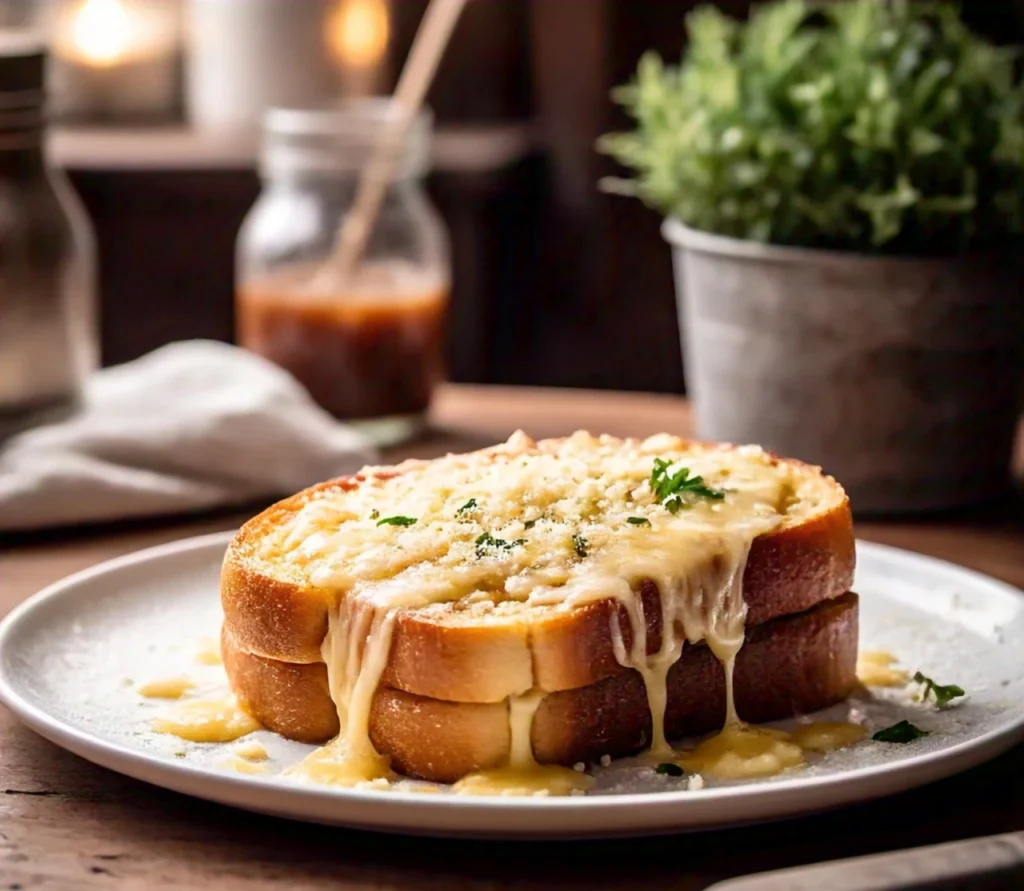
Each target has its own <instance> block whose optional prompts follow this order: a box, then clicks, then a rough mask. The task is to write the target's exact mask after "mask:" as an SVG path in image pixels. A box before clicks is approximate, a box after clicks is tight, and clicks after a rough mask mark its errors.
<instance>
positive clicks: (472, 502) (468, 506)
mask: <svg viewBox="0 0 1024 891" xmlns="http://www.w3.org/2000/svg"><path fill="white" fill-rule="evenodd" d="M476 508H477V503H476V499H475V498H470V499H469V501H467V502H466V503H465V504H464V505H462V507H460V508H459V509H458V510H457V511H455V515H456V516H458V517H461V516H462V515H463V514H465V513H469V512H470V511H471V510H476Z"/></svg>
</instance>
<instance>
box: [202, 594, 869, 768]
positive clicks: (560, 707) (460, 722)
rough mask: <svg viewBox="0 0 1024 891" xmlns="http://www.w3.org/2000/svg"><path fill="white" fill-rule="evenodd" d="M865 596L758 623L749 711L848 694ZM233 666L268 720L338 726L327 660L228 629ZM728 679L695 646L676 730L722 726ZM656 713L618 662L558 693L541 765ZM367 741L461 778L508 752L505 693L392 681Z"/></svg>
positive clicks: (749, 663) (409, 763) (611, 739)
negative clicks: (264, 645)
mask: <svg viewBox="0 0 1024 891" xmlns="http://www.w3.org/2000/svg"><path fill="white" fill-rule="evenodd" d="M857 618H858V601H857V596H856V595H855V594H847V595H845V596H842V597H839V598H836V599H834V600H831V601H830V602H828V603H823V604H820V605H819V606H817V607H815V608H813V609H811V610H809V611H807V612H804V613H801V614H799V615H795V616H787V617H785V618H780V619H775V620H773V621H771V622H768V623H765V624H762V625H759V626H757V627H755V628H752V629H751V630H750V632H749V635H748V639H747V642H746V643H745V644H744V646H743V649H742V650H741V651H740V654H739V657H738V658H737V660H736V676H735V682H736V703H737V708H738V711H739V714H740V716H741V717H742V718H743V719H744V720H748V721H754V722H758V721H769V720H774V719H777V718H784V717H789V716H792V715H795V714H805V713H809V712H813V711H817V710H818V709H822V708H826V707H827V706H829V705H833V704H835V703H837V702H840V701H842V700H843V699H845V698H846V697H847V696H849V695H850V693H851V692H852V691H853V689H854V687H855V685H856V683H857V677H856V663H857V638H858V622H857ZM222 646H223V654H224V665H225V668H226V669H227V673H228V677H229V679H230V681H231V686H232V689H233V690H234V691H235V693H236V694H237V695H238V697H239V699H240V701H241V702H242V703H243V704H244V705H245V707H246V708H247V709H249V710H250V711H251V712H252V714H253V715H254V716H255V717H256V718H257V719H258V720H260V721H261V722H262V723H263V724H264V725H265V726H266V727H268V728H269V729H271V730H274V731H276V732H278V733H281V734H282V735H283V736H286V737H289V738H291V739H298V740H301V741H303V742H312V743H319V742H324V741H326V740H327V739H329V738H331V737H332V736H334V735H335V734H337V732H338V718H337V712H336V710H335V707H334V703H333V702H332V701H331V698H330V695H329V694H328V692H327V670H326V666H325V665H324V664H323V663H316V664H306V665H301V664H289V663H285V662H279V661H275V660H271V659H266V658H263V657H261V656H255V655H252V654H249V653H245V652H244V651H242V650H240V649H239V645H238V642H237V641H236V640H235V639H234V638H232V636H231V635H230V633H227V632H225V633H224V635H223V641H222ZM724 714H725V679H724V674H723V671H722V667H721V665H720V664H719V663H718V661H717V660H716V659H715V658H714V656H713V655H712V654H711V652H710V651H709V650H708V649H707V647H705V646H703V645H698V646H687V647H684V649H683V654H682V656H681V658H680V659H679V661H678V662H677V663H676V664H675V666H673V668H672V670H671V671H670V672H669V679H668V708H667V711H666V715H665V722H666V731H667V734H668V736H669V738H679V737H682V736H687V735H690V734H697V733H704V732H707V731H710V730H714V729H716V728H718V727H720V726H721V724H722V721H723V718H724ZM650 732H651V718H650V712H649V710H648V705H647V697H646V693H645V690H644V685H643V681H642V679H641V678H640V676H639V674H638V673H637V672H635V671H632V670H620V671H619V672H618V673H617V674H615V675H613V676H611V677H608V678H605V679H604V680H603V681H600V682H598V683H596V684H591V685H589V686H587V687H581V688H577V689H573V690H564V691H561V692H557V693H551V694H549V695H548V696H547V697H545V699H544V701H543V702H542V703H541V706H540V708H539V709H538V710H537V714H536V717H535V718H534V722H533V730H532V742H533V750H534V754H535V757H536V758H537V760H538V761H540V762H541V763H546V764H563V765H566V766H568V765H572V764H574V763H576V762H578V761H594V760H597V759H598V758H600V757H601V756H602V755H606V754H607V755H611V756H613V757H617V756H620V755H625V754H629V753H630V752H633V751H635V750H638V749H641V748H642V747H643V746H644V745H645V744H646V743H647V742H648V741H649V740H650ZM370 739H371V740H372V742H373V744H374V746H375V747H376V748H377V749H378V751H380V752H382V753H383V754H386V755H388V756H389V757H390V758H391V759H392V764H393V766H394V767H395V769H396V770H398V771H399V772H401V773H403V774H405V775H407V776H413V777H419V778H422V779H427V780H433V781H437V782H453V781H455V780H457V779H459V778H460V777H462V776H464V775H465V774H467V773H470V772H471V771H474V770H482V769H486V768H490V767H497V766H501V765H503V764H504V763H505V762H506V761H507V759H508V753H509V724H508V703H507V702H498V703H463V702H448V701H442V700H436V699H430V698H428V697H423V696H417V695H415V694H410V693H407V692H405V691H402V690H396V689H394V688H390V687H381V688H379V689H378V691H377V693H376V695H375V697H374V701H373V709H372V714H371V720H370Z"/></svg>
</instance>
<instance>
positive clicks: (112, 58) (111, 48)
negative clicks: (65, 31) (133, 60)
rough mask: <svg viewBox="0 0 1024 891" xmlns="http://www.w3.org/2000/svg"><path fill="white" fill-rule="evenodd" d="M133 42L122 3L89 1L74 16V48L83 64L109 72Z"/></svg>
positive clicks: (120, 1) (107, 0)
mask: <svg viewBox="0 0 1024 891" xmlns="http://www.w3.org/2000/svg"><path fill="white" fill-rule="evenodd" d="M131 42H132V22H131V19H130V18H129V16H128V11H127V10H126V9H125V7H124V3H123V2H122V0H86V2H85V3H83V4H82V5H81V6H80V7H79V8H78V10H76V11H75V12H74V13H73V15H72V21H71V44H72V46H73V47H74V50H75V53H76V55H77V56H78V57H79V58H80V59H82V61H84V62H86V63H88V64H91V65H96V66H97V67H101V68H108V67H110V66H112V65H117V64H118V63H119V62H121V61H122V60H123V59H124V57H125V55H126V54H127V53H128V51H129V49H130V47H131Z"/></svg>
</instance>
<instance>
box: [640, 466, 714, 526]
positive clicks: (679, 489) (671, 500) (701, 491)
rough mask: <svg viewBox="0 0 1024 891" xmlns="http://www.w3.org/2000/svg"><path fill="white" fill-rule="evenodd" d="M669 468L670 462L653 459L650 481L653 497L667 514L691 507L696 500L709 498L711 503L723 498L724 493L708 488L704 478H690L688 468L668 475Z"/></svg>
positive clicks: (682, 468)
mask: <svg viewBox="0 0 1024 891" xmlns="http://www.w3.org/2000/svg"><path fill="white" fill-rule="evenodd" d="M671 467H672V462H671V461H666V460H665V459H664V458H655V459H654V468H653V469H652V470H651V479H650V484H651V491H652V492H653V493H654V497H655V498H656V499H657V500H658V503H659V504H661V505H663V506H664V507H665V509H666V510H668V512H669V513H673V514H675V513H679V511H680V510H681V509H683V508H689V507H693V504H694V499H696V498H709V499H711V500H712V501H721V500H722V499H723V498H725V492H723V491H721V490H720V489H713V488H711V486H708V485H707V484H706V483H705V482H704V477H702V476H690V469H689V468H688V467H681V468H680V469H679V470H677V471H676V472H675V473H669V469H670V468H671Z"/></svg>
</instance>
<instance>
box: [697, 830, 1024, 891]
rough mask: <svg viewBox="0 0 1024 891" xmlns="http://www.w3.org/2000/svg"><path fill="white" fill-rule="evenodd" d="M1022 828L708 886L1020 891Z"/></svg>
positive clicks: (723, 889) (774, 890) (769, 890)
mask: <svg viewBox="0 0 1024 891" xmlns="http://www.w3.org/2000/svg"><path fill="white" fill-rule="evenodd" d="M1020 888H1024V832H1012V833H1008V834H1006V835H993V836H986V837H984V838H971V839H967V840H965V841H957V842H948V843H946V844H942V845H931V846H929V847H924V848H912V849H910V850H907V851H893V852H891V853H888V854H874V855H871V856H868V857H854V858H851V859H849V860H835V861H833V862H831V863H818V864H815V865H814V866H802V867H798V868H796V869H784V870H779V871H776V872H768V873H762V874H761V875H757V876H746V877H744V878H741V879H730V880H728V881H725V882H719V883H718V884H716V885H713V886H712V887H711V888H709V889H708V891H823V889H828V891H1011V889H1013V891H1017V889H1020Z"/></svg>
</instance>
